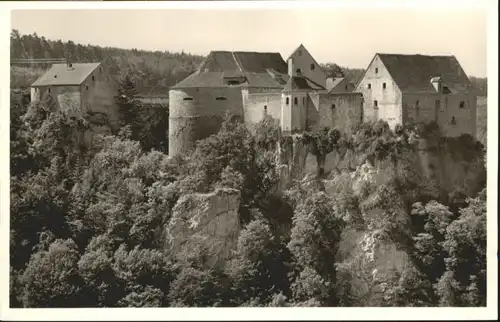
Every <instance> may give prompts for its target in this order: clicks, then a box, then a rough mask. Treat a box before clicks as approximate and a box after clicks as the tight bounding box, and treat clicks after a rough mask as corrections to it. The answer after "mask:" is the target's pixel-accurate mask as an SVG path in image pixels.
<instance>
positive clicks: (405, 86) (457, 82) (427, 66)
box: [377, 54, 472, 93]
mask: <svg viewBox="0 0 500 322" xmlns="http://www.w3.org/2000/svg"><path fill="white" fill-rule="evenodd" d="M377 55H378V56H379V57H380V59H381V60H382V62H383V64H384V65H385V67H386V68H387V70H388V71H389V74H390V75H391V77H392V78H393V80H394V81H395V82H396V84H397V85H398V87H399V88H400V90H401V91H403V92H434V93H435V89H434V87H433V86H432V84H431V82H430V81H431V79H432V78H433V77H441V79H442V81H443V85H444V86H447V87H448V88H449V90H450V91H451V92H452V93H464V92H468V91H470V90H471V87H472V84H471V83H470V81H469V79H468V77H467V75H466V74H465V72H464V71H463V69H462V67H461V66H460V64H459V62H458V60H457V59H456V58H455V56H426V55H400V54H377Z"/></svg>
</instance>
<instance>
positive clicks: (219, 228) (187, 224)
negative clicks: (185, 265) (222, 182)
mask: <svg viewBox="0 0 500 322" xmlns="http://www.w3.org/2000/svg"><path fill="white" fill-rule="evenodd" d="M239 205H240V193H239V191H237V190H235V189H226V188H224V189H217V190H215V191H214V192H211V193H207V194H201V193H197V194H188V195H184V196H182V197H181V198H180V199H179V200H178V201H177V204H176V205H175V207H174V209H173V214H172V218H171V219H170V222H169V224H168V225H167V228H166V246H167V248H168V249H169V250H170V251H171V252H172V253H173V254H174V256H175V257H176V258H177V259H178V260H180V261H183V260H190V259H194V260H196V259H198V260H199V259H200V258H201V259H202V261H203V264H204V265H206V266H207V267H208V268H213V267H215V266H220V265H222V264H224V262H225V261H226V260H228V259H229V258H230V257H231V253H232V250H233V249H235V248H236V244H237V239H238V234H239V231H240V224H239V218H238V208H239Z"/></svg>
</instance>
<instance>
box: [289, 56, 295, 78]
mask: <svg viewBox="0 0 500 322" xmlns="http://www.w3.org/2000/svg"><path fill="white" fill-rule="evenodd" d="M288 76H290V77H292V76H295V70H294V68H293V59H292V58H290V59H288Z"/></svg>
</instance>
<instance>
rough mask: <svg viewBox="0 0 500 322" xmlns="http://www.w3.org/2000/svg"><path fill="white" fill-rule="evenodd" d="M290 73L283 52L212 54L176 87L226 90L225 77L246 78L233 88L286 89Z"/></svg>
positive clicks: (222, 52)
mask: <svg viewBox="0 0 500 322" xmlns="http://www.w3.org/2000/svg"><path fill="white" fill-rule="evenodd" d="M287 70H288V66H287V64H286V63H285V61H284V60H283V58H282V57H281V55H280V54H279V53H258V52H242V51H235V52H229V51H212V52H210V54H209V55H208V57H207V58H206V59H205V60H204V61H203V62H202V63H201V64H200V66H199V67H198V70H197V71H196V72H195V73H193V74H191V75H189V76H188V77H187V78H185V79H184V80H182V81H181V82H179V83H177V84H176V85H175V86H174V87H173V88H186V87H225V86H228V85H227V83H226V82H225V81H224V78H226V79H227V78H241V79H244V81H243V82H242V83H241V84H239V85H233V86H247V87H268V88H283V86H284V84H285V82H286V81H287V80H288V78H287V76H285V75H286V73H287ZM282 79H284V81H282Z"/></svg>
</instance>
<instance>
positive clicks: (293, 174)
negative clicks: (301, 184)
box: [276, 134, 309, 190]
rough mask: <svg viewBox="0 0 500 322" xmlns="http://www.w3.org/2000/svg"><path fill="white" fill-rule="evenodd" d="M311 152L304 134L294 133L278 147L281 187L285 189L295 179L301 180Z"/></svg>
mask: <svg viewBox="0 0 500 322" xmlns="http://www.w3.org/2000/svg"><path fill="white" fill-rule="evenodd" d="M308 154H309V145H308V144H307V143H306V142H305V141H304V140H303V137H302V135H300V134H294V135H292V136H290V137H287V139H286V140H285V141H284V142H280V143H279V144H278V148H277V160H276V161H277V162H276V163H277V164H278V169H277V171H278V173H279V177H280V188H281V190H285V189H286V188H287V187H288V186H289V185H290V184H291V183H292V182H293V180H297V179H298V180H301V179H302V178H303V177H304V175H305V174H306V160H307V156H308Z"/></svg>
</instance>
